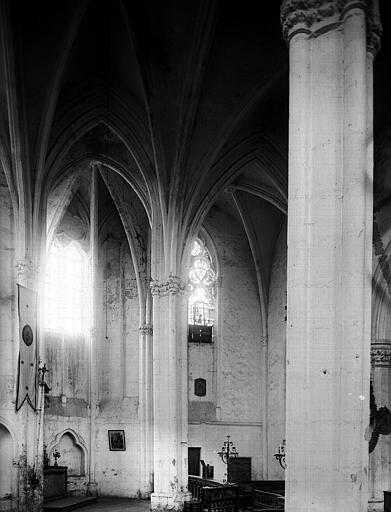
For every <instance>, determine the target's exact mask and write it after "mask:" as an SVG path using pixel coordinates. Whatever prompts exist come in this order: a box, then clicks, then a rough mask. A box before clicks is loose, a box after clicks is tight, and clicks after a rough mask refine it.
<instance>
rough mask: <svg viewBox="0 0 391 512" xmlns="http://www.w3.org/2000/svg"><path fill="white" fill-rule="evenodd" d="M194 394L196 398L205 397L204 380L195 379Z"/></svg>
mask: <svg viewBox="0 0 391 512" xmlns="http://www.w3.org/2000/svg"><path fill="white" fill-rule="evenodd" d="M194 394H195V395H196V396H205V395H206V380H205V379H196V380H195V381H194Z"/></svg>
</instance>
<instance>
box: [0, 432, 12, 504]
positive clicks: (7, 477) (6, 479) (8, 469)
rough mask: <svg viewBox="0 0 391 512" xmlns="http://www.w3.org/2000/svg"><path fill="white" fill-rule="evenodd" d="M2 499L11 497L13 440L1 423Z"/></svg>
mask: <svg viewBox="0 0 391 512" xmlns="http://www.w3.org/2000/svg"><path fill="white" fill-rule="evenodd" d="M0 453H1V471H0V499H3V498H9V497H10V496H11V475H12V453H13V440H12V437H11V434H10V432H9V430H8V429H7V428H6V427H5V426H4V425H2V424H1V423H0Z"/></svg>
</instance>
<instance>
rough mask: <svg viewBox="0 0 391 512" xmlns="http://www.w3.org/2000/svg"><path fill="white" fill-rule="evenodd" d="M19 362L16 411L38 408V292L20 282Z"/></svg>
mask: <svg viewBox="0 0 391 512" xmlns="http://www.w3.org/2000/svg"><path fill="white" fill-rule="evenodd" d="M18 312H19V363H18V367H19V368H18V386H17V395H16V411H18V410H19V409H20V408H21V407H22V405H23V404H24V402H25V401H27V403H29V404H30V405H31V407H32V408H33V409H34V410H36V408H37V294H36V293H35V292H34V291H32V290H30V289H29V288H25V287H24V286H21V285H19V284H18Z"/></svg>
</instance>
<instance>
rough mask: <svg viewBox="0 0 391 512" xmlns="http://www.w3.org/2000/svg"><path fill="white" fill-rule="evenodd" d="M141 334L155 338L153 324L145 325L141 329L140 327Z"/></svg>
mask: <svg viewBox="0 0 391 512" xmlns="http://www.w3.org/2000/svg"><path fill="white" fill-rule="evenodd" d="M139 333H140V334H142V335H144V336H153V327H152V324H144V325H142V326H141V327H139Z"/></svg>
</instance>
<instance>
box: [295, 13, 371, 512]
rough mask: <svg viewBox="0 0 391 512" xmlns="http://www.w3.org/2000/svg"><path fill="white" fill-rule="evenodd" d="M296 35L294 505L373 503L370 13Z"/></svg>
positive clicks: (329, 507)
mask: <svg viewBox="0 0 391 512" xmlns="http://www.w3.org/2000/svg"><path fill="white" fill-rule="evenodd" d="M332 22H333V23H331V24H330V27H329V28H327V29H325V27H324V26H323V27H322V30H320V31H319V32H318V33H315V31H314V29H313V31H312V32H311V36H310V35H309V32H310V31H309V30H301V31H297V32H296V33H295V35H293V37H292V39H291V40H290V100H289V101H290V120H289V205H288V211H289V215H288V282H287V289H288V319H287V386H286V431H287V434H286V437H287V471H286V487H287V488H286V508H285V509H286V511H287V512H293V511H295V512H296V511H299V510H300V511H304V510H305V511H307V510H308V511H310V510H311V512H315V511H319V512H327V511H330V512H331V511H333V512H335V511H341V512H342V511H344V512H346V511H352V512H353V511H354V512H357V511H364V510H366V508H367V477H368V444H367V442H366V441H365V438H364V435H365V430H366V427H367V426H368V420H369V344H370V311H371V247H372V244H371V237H372V168H370V169H368V168H367V165H368V154H367V117H366V115H367V84H366V80H367V75H366V72H367V57H366V28H365V27H366V20H365V15H364V11H363V10H362V9H360V8H352V9H350V10H349V11H348V12H345V13H340V17H338V18H337V19H336V20H332Z"/></svg>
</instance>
